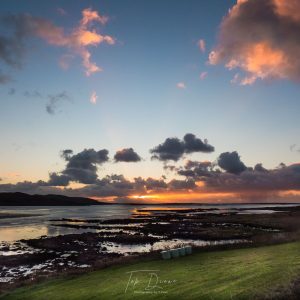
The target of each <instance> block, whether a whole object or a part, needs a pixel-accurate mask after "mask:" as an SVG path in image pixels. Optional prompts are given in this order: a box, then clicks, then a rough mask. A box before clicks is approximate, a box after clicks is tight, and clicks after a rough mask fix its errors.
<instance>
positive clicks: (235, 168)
mask: <svg viewBox="0 0 300 300" xmlns="http://www.w3.org/2000/svg"><path fill="white" fill-rule="evenodd" d="M218 165H219V166H220V167H221V168H222V169H223V170H225V171H226V172H228V173H232V174H240V173H242V172H243V171H245V170H246V169H247V167H246V166H245V165H244V163H243V162H242V161H241V160H240V156H239V155H238V153H237V152H236V151H234V152H224V153H222V154H221V155H220V156H219V158H218Z"/></svg>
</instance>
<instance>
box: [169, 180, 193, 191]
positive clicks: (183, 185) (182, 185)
mask: <svg viewBox="0 0 300 300" xmlns="http://www.w3.org/2000/svg"><path fill="white" fill-rule="evenodd" d="M168 187H169V189H170V190H192V189H194V188H195V187H196V184H195V181H194V180H193V179H187V180H178V179H173V180H171V181H170V182H169V184H168Z"/></svg>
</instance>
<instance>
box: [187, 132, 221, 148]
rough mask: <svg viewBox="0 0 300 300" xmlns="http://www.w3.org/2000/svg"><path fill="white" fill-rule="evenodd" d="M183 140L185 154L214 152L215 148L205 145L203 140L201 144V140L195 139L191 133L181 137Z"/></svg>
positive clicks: (205, 142) (205, 141)
mask: <svg viewBox="0 0 300 300" xmlns="http://www.w3.org/2000/svg"><path fill="white" fill-rule="evenodd" d="M183 140H184V148H185V153H193V152H206V153H210V152H214V151H215V148H214V147H213V146H211V145H209V144H208V143H207V140H206V139H205V140H204V142H202V140H201V139H199V138H196V136H195V135H194V134H192V133H188V134H186V135H185V136H184V137H183Z"/></svg>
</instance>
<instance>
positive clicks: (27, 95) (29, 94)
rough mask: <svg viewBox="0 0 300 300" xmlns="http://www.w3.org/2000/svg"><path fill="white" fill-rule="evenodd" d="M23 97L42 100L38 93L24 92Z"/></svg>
mask: <svg viewBox="0 0 300 300" xmlns="http://www.w3.org/2000/svg"><path fill="white" fill-rule="evenodd" d="M23 95H24V96H25V97H28V98H43V95H42V94H41V93H40V92H39V91H36V90H35V91H25V92H24V93H23Z"/></svg>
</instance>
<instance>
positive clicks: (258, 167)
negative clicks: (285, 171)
mask: <svg viewBox="0 0 300 300" xmlns="http://www.w3.org/2000/svg"><path fill="white" fill-rule="evenodd" d="M254 171H256V172H269V171H268V170H267V169H266V168H264V167H263V165H262V164H256V165H255V166H254Z"/></svg>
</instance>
